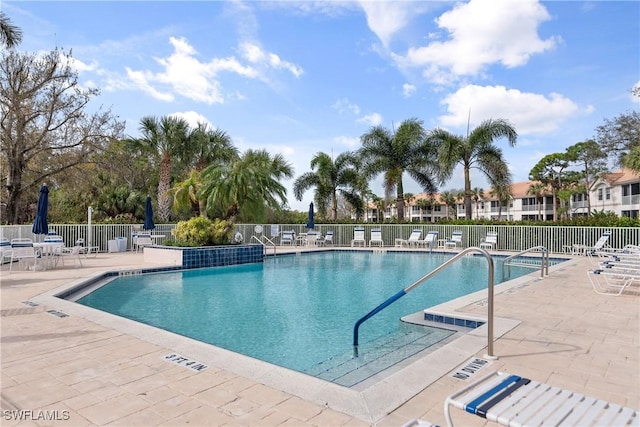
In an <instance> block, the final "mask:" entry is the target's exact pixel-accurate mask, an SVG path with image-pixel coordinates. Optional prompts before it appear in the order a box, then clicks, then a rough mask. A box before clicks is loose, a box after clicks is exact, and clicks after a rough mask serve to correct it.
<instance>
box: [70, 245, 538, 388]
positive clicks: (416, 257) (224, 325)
mask: <svg viewBox="0 0 640 427" xmlns="http://www.w3.org/2000/svg"><path fill="white" fill-rule="evenodd" d="M449 258H451V254H448V255H447V254H426V253H384V254H383V253H374V252H360V251H358V252H350V251H327V252H321V253H315V254H305V255H299V256H278V257H270V258H267V259H265V262H264V263H258V264H245V265H238V266H229V267H217V268H208V269H198V270H186V271H179V272H170V273H158V274H142V275H134V276H127V277H121V278H118V279H116V280H114V281H112V282H110V283H109V284H107V285H105V286H102V287H101V288H99V289H97V290H95V291H93V292H92V293H90V294H88V295H86V296H84V297H82V298H80V299H79V300H78V301H77V302H78V303H80V304H83V305H86V306H90V307H93V308H97V309H99V310H103V311H106V312H109V313H112V314H116V315H118V316H122V317H126V318H129V319H132V320H136V321H139V322H142V323H146V324H149V325H152V326H155V327H158V328H162V329H165V330H168V331H171V332H175V333H178V334H180V335H184V336H187V337H191V338H194V339H197V340H199V341H203V342H206V343H210V344H213V345H215V346H218V347H222V348H225V349H228V350H231V351H234V352H237V353H242V354H245V355H248V356H251V357H254V358H256V359H260V360H263V361H267V362H270V363H273V364H276V365H279V366H283V367H286V368H290V369H293V370H296V371H300V372H305V373H309V374H311V375H315V376H319V377H323V373H326V371H327V370H328V369H335V367H336V366H337V365H343V364H344V363H345V362H347V361H349V359H353V357H352V355H353V347H352V332H353V326H354V324H355V322H356V321H357V320H358V319H359V318H360V317H362V316H363V315H365V314H366V313H367V312H369V311H370V310H371V309H372V308H374V307H376V306H377V305H378V304H380V303H381V302H383V301H384V300H386V299H387V298H388V297H389V296H391V295H393V294H395V293H396V292H397V291H398V290H400V289H403V288H404V287H406V286H407V285H409V284H411V283H413V282H414V281H416V280H417V279H419V278H420V277H422V276H423V275H424V274H426V273H427V272H429V271H431V270H433V269H434V268H435V267H437V266H439V265H441V264H442V263H443V262H445V261H446V260H447V259H449ZM496 269H497V271H496V274H495V277H496V278H500V277H502V274H501V272H500V271H499V263H497V265H496ZM529 272H530V270H529V269H518V270H517V271H516V269H514V268H512V271H511V274H512V277H515V276H516V275H523V274H527V273H529ZM486 287H487V263H486V260H485V259H484V258H483V257H476V256H469V257H464V258H462V259H460V260H459V262H457V263H454V264H452V265H451V266H450V267H449V268H448V269H447V270H446V272H445V273H441V274H439V275H436V276H435V277H434V278H433V279H431V280H429V281H428V282H425V283H424V284H423V285H422V286H420V287H418V288H416V289H415V290H414V291H412V292H411V293H410V294H408V295H407V296H405V297H404V298H401V299H400V300H398V301H397V302H395V303H394V304H392V305H391V306H389V307H388V308H387V309H385V310H383V311H382V312H380V313H379V314H378V315H376V316H374V317H373V318H372V319H370V320H369V321H368V322H367V323H365V324H363V326H362V327H361V328H360V347H362V348H363V350H361V351H360V354H362V355H363V358H362V360H365V359H366V358H367V356H368V355H369V354H373V353H375V352H379V351H380V349H381V348H383V347H385V346H386V345H387V344H388V343H389V342H390V340H391V338H390V337H396V338H394V339H400V340H401V341H402V340H404V341H410V343H411V345H412V346H414V347H418V348H419V349H424V348H425V347H428V346H429V345H430V343H435V342H439V341H441V340H444V339H446V338H447V337H448V336H450V335H451V331H447V330H445V329H442V328H426V329H424V328H423V327H420V328H421V331H417V330H416V329H415V328H413V327H409V326H407V325H403V324H402V322H400V321H399V318H400V317H402V316H406V315H409V314H412V313H415V312H418V311H421V310H423V309H424V308H427V307H430V306H433V305H436V304H439V303H441V302H445V301H449V300H451V299H454V298H457V297H459V296H461V295H466V294H469V293H471V292H474V291H478V290H482V289H486ZM427 335H428V336H429V337H428V339H426V340H425V336H427ZM398 337H399V338H398ZM416 343H417V344H416ZM381 357H386V356H385V355H383V356H381ZM328 361H331V362H330V363H328ZM327 366H328V367H327ZM328 379H331V378H328Z"/></svg>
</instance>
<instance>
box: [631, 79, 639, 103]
mask: <svg viewBox="0 0 640 427" xmlns="http://www.w3.org/2000/svg"><path fill="white" fill-rule="evenodd" d="M631 102H636V103H638V104H640V80H638V83H636V84H635V85H633V88H632V89H631Z"/></svg>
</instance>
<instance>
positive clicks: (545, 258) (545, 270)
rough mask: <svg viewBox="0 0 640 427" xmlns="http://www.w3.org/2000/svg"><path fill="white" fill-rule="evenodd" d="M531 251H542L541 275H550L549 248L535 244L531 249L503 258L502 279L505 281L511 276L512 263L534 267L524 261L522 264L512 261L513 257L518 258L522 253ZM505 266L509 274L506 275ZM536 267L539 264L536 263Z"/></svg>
mask: <svg viewBox="0 0 640 427" xmlns="http://www.w3.org/2000/svg"><path fill="white" fill-rule="evenodd" d="M530 252H536V253H538V252H542V260H541V262H540V277H544V276H545V274H546V275H547V276H548V275H549V251H548V250H547V248H545V247H544V246H533V247H531V248H529V249H525V250H524V251H522V252H518V253H517V254H515V255H511V256H508V257H506V258H505V259H503V260H502V261H501V262H502V280H503V281H504V280H505V279H506V278H508V277H511V266H512V265H518V266H520V267H527V268H533V267H534V266H533V265H531V264H524V263H520V264H514V263H512V262H511V261H512V260H513V259H516V258H518V257H521V256H522V255H524V254H526V253H530ZM505 267H507V269H508V271H509V274H508V275H507V276H505ZM535 267H536V268H537V267H538V266H537V265H535Z"/></svg>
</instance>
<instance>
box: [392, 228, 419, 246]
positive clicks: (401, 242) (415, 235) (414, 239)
mask: <svg viewBox="0 0 640 427" xmlns="http://www.w3.org/2000/svg"><path fill="white" fill-rule="evenodd" d="M420 236H422V230H420V229H418V228H416V229H414V230H413V231H411V234H410V235H409V238H408V239H396V246H413V245H416V246H418V245H419V244H420Z"/></svg>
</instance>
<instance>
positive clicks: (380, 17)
mask: <svg viewBox="0 0 640 427" xmlns="http://www.w3.org/2000/svg"><path fill="white" fill-rule="evenodd" d="M415 4H417V3H414V2H406V3H404V2H383V1H360V6H361V7H362V9H363V10H364V13H365V15H366V16H367V25H369V29H370V30H371V31H373V32H374V33H375V34H376V36H378V38H379V39H380V41H381V42H382V44H383V45H384V46H388V45H389V42H390V40H391V36H393V34H394V33H395V32H397V31H398V30H399V29H401V28H403V27H404V26H405V25H406V24H407V22H408V21H409V20H410V19H411V18H412V17H413V16H415V14H414V13H413V12H412V10H411V9H412V6H414V5H415Z"/></svg>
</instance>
